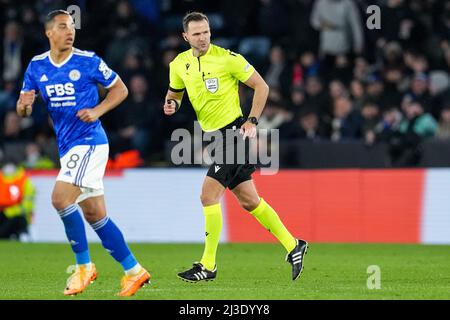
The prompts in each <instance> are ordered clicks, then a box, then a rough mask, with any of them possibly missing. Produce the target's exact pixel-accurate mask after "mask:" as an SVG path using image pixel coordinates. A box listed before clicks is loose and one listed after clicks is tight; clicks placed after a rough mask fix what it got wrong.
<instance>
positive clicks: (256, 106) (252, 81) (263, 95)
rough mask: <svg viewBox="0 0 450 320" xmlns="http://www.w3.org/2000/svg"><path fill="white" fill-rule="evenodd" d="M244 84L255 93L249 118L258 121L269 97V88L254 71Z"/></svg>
mask: <svg viewBox="0 0 450 320" xmlns="http://www.w3.org/2000/svg"><path fill="white" fill-rule="evenodd" d="M244 83H245V84H246V85H247V86H249V87H250V88H252V89H253V90H254V91H255V92H254V94H253V103H252V109H251V110H250V114H249V117H256V119H259V117H260V116H261V113H262V112H263V110H264V106H265V105H266V101H267V97H268V96H269V86H268V85H267V83H266V82H265V81H264V79H263V78H262V77H261V76H260V74H259V73H258V71H256V70H255V72H253V74H252V75H251V76H250V78H249V79H248V80H247V81H245V82H244Z"/></svg>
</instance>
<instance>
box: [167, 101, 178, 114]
mask: <svg viewBox="0 0 450 320" xmlns="http://www.w3.org/2000/svg"><path fill="white" fill-rule="evenodd" d="M171 101H173V102H174V103H175V112H177V111H178V109H180V104H179V103H178V101H177V100H175V99H167V102H171Z"/></svg>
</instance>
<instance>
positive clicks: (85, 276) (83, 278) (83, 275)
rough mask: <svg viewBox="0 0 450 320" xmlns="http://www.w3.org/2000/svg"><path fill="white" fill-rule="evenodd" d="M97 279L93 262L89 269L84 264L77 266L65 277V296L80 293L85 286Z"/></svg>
mask: <svg viewBox="0 0 450 320" xmlns="http://www.w3.org/2000/svg"><path fill="white" fill-rule="evenodd" d="M95 279H97V270H96V269H95V264H92V267H91V270H87V269H86V267H84V266H77V268H76V270H75V272H74V274H72V275H71V276H70V277H69V279H67V285H66V289H65V290H64V294H65V295H66V296H71V295H75V294H78V293H81V292H83V291H84V289H86V287H87V286H88V285H89V284H90V283H91V282H93V281H94V280H95Z"/></svg>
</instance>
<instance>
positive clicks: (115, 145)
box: [109, 75, 160, 158]
mask: <svg viewBox="0 0 450 320" xmlns="http://www.w3.org/2000/svg"><path fill="white" fill-rule="evenodd" d="M129 90H130V94H129V96H128V98H127V99H126V100H125V101H124V102H123V103H122V105H121V106H120V107H119V108H118V109H117V110H115V111H114V121H115V123H114V124H113V127H112V128H110V130H111V129H112V130H111V131H110V132H109V133H110V136H111V145H112V148H111V149H112V152H111V153H112V154H113V155H114V154H116V153H120V152H123V151H127V150H132V149H135V150H138V151H139V153H140V155H141V156H142V157H143V158H146V157H147V156H148V155H149V152H151V150H152V143H153V139H154V137H153V134H156V132H157V131H156V130H157V129H158V128H157V127H158V124H159V121H158V119H159V118H160V115H159V112H158V109H157V106H159V105H158V104H157V103H156V102H155V101H154V97H153V96H152V95H151V94H150V91H149V84H148V82H147V80H146V78H145V77H144V76H143V75H134V76H133V77H131V79H130V86H129Z"/></svg>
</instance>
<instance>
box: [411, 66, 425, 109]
mask: <svg viewBox="0 0 450 320" xmlns="http://www.w3.org/2000/svg"><path fill="white" fill-rule="evenodd" d="M408 94H409V95H410V96H411V97H412V99H413V100H415V101H418V102H420V104H421V105H422V107H423V108H424V110H425V112H431V96H430V94H429V92H428V77H427V75H426V74H424V73H416V74H415V75H414V77H413V79H412V81H411V87H410V90H409V92H408Z"/></svg>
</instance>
